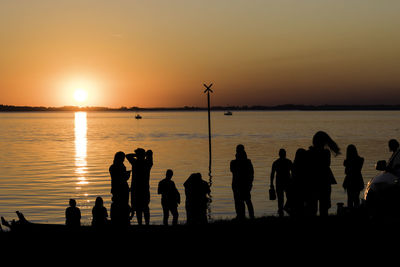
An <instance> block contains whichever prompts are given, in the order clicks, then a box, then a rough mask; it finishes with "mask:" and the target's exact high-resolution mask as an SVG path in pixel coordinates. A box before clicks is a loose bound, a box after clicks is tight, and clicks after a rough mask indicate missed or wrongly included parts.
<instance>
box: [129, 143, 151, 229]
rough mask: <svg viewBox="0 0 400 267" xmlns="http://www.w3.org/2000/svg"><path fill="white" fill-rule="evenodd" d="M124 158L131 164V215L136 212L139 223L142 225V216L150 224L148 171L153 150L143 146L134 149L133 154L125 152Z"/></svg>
mask: <svg viewBox="0 0 400 267" xmlns="http://www.w3.org/2000/svg"><path fill="white" fill-rule="evenodd" d="M126 158H127V159H128V161H129V162H130V163H131V164H132V185H131V205H132V216H133V215H134V213H135V212H136V218H137V221H138V224H139V225H142V216H143V215H144V220H145V223H146V225H149V224H150V210H149V203H150V184H149V183H150V171H151V167H152V166H153V152H152V151H151V150H147V151H145V150H144V149H143V148H138V149H136V150H135V153H134V154H127V155H126Z"/></svg>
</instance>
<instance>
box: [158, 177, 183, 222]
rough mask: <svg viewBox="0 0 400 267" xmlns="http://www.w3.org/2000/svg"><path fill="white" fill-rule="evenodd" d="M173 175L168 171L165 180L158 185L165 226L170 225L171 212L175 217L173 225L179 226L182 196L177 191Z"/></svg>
mask: <svg viewBox="0 0 400 267" xmlns="http://www.w3.org/2000/svg"><path fill="white" fill-rule="evenodd" d="M173 175H174V173H173V171H172V170H167V172H166V174H165V178H164V179H163V180H161V181H160V182H159V183H158V194H161V206H162V209H163V215H164V217H163V223H164V225H168V218H169V213H170V212H171V214H172V216H173V219H172V224H173V225H177V224H178V217H179V213H178V205H179V204H180V203H181V196H180V194H179V191H178V189H176V186H175V183H174V182H173V181H172V176H173Z"/></svg>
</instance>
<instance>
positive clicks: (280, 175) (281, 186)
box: [270, 148, 292, 217]
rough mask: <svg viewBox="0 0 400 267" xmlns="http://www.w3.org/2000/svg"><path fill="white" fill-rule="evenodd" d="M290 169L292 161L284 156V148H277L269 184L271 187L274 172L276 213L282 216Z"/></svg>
mask: <svg viewBox="0 0 400 267" xmlns="http://www.w3.org/2000/svg"><path fill="white" fill-rule="evenodd" d="M291 169H292V161H291V160H289V159H287V158H286V150H285V149H283V148H282V149H280V150H279V158H278V159H277V160H275V161H274V163H273V164H272V168H271V182H270V186H271V187H273V186H274V178H275V173H276V197H277V199H278V214H279V216H280V217H282V216H283V207H284V206H283V205H284V203H285V193H286V194H287V190H288V187H289V183H290V177H291V176H290V170H291ZM286 197H287V195H286Z"/></svg>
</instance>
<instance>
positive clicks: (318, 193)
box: [308, 131, 340, 217]
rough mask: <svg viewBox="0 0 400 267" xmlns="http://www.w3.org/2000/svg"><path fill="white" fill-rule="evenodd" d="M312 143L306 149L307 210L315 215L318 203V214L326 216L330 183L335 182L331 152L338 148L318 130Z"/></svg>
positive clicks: (337, 152) (338, 152) (335, 153)
mask: <svg viewBox="0 0 400 267" xmlns="http://www.w3.org/2000/svg"><path fill="white" fill-rule="evenodd" d="M312 142H313V145H312V146H311V147H310V149H309V150H308V154H309V155H308V157H309V164H308V167H309V168H310V186H311V188H310V190H311V195H310V197H309V198H308V208H309V209H308V210H309V211H310V212H311V215H316V214H317V211H318V205H319V214H320V216H324V217H325V216H328V210H329V208H330V207H331V191H332V184H336V180H335V177H334V176H333V173H332V170H331V168H330V165H331V153H333V154H334V156H336V155H338V154H340V148H339V147H338V145H337V144H336V142H335V141H333V140H332V138H331V137H330V136H329V135H328V134H327V133H325V132H323V131H319V132H317V133H316V134H315V135H314V137H313V140H312Z"/></svg>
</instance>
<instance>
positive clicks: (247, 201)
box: [246, 199, 254, 219]
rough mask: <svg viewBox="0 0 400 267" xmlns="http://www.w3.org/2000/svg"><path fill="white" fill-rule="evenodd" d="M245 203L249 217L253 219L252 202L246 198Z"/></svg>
mask: <svg viewBox="0 0 400 267" xmlns="http://www.w3.org/2000/svg"><path fill="white" fill-rule="evenodd" d="M246 205H247V209H248V211H249V217H250V219H254V207H253V203H252V202H251V199H248V200H246Z"/></svg>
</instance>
